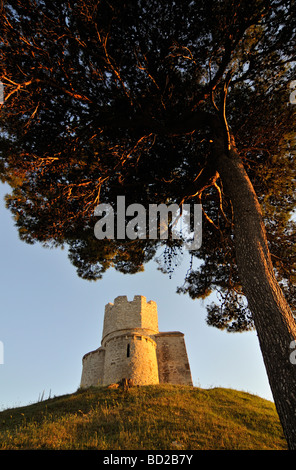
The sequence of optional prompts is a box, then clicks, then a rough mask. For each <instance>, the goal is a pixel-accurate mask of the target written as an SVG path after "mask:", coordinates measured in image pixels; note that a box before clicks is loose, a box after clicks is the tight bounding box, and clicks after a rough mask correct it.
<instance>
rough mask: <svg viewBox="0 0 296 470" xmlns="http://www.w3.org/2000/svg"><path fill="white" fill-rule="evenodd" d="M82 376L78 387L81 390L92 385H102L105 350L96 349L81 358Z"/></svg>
mask: <svg viewBox="0 0 296 470" xmlns="http://www.w3.org/2000/svg"><path fill="white" fill-rule="evenodd" d="M82 364H83V367H82V375H81V383H80V386H81V387H82V388H87V387H91V386H92V385H103V377H104V364H105V349H104V348H98V349H96V350H95V351H91V352H89V353H87V354H85V355H84V356H83V359H82Z"/></svg>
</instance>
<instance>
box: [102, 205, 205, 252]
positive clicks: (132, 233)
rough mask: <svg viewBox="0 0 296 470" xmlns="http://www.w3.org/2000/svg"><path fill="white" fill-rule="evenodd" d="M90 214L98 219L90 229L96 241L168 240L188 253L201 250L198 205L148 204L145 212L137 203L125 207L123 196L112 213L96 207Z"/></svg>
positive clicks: (107, 206)
mask: <svg viewBox="0 0 296 470" xmlns="http://www.w3.org/2000/svg"><path fill="white" fill-rule="evenodd" d="M94 214H95V216H98V217H100V220H98V221H97V222H96V224H95V227H94V234H95V237H96V238H97V239H98V240H103V239H109V240H115V239H116V240H125V239H126V238H128V239H130V240H136V239H139V240H145V239H149V240H157V239H158V240H167V239H171V240H180V241H182V243H183V244H184V245H185V248H186V249H187V250H190V251H191V250H198V249H199V248H200V247H201V243H202V206H201V204H192V205H191V204H183V205H181V206H179V205H178V204H170V205H167V204H158V205H157V204H149V207H148V210H147V209H146V208H145V207H144V206H143V205H142V204H137V203H134V204H129V205H128V206H126V205H125V196H117V205H116V208H115V209H114V208H113V207H112V205H111V204H99V205H98V206H97V207H96V208H95V211H94ZM131 217H132V218H131ZM128 218H130V219H128Z"/></svg>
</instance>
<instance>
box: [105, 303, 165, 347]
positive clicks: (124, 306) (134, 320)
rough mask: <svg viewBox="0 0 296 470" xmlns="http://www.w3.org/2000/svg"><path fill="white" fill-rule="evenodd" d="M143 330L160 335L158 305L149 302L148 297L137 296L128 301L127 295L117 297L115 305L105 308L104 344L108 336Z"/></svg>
mask: <svg viewBox="0 0 296 470" xmlns="http://www.w3.org/2000/svg"><path fill="white" fill-rule="evenodd" d="M132 328H133V329H135V328H142V329H145V330H149V331H151V334H152V333H154V334H156V333H158V316H157V305H156V302H154V301H153V300H149V302H147V300H146V297H144V296H142V295H135V296H134V299H133V300H131V301H128V299H127V296H126V295H121V296H118V297H116V299H115V300H114V303H108V304H107V305H106V306H105V316H104V326H103V335H102V342H103V341H104V339H105V338H106V337H107V335H109V334H111V333H113V332H116V331H118V330H127V329H132Z"/></svg>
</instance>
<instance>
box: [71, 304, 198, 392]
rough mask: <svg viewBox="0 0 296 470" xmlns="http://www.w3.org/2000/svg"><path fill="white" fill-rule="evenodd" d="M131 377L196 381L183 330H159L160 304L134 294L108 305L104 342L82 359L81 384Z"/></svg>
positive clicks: (137, 381) (140, 381)
mask: <svg viewBox="0 0 296 470" xmlns="http://www.w3.org/2000/svg"><path fill="white" fill-rule="evenodd" d="M122 379H131V380H132V382H133V384H134V385H149V384H159V383H171V384H181V385H193V384H192V378H191V371H190V366H189V361H188V357H187V351H186V346H185V341H184V334H183V333H180V332H179V331H169V332H159V331H158V316H157V305H156V303H155V302H154V301H152V300H150V301H149V302H147V301H146V298H145V297H143V296H141V295H135V296H134V299H133V300H132V301H128V299H127V297H126V296H119V297H117V298H116V299H115V300H114V303H108V304H107V305H106V306H105V315H104V325H103V334H102V341H101V346H100V347H99V348H98V349H96V350H95V351H91V352H89V353H87V354H85V355H84V357H83V359H82V376H81V384H80V386H81V388H87V387H90V386H98V385H110V384H111V383H118V382H119V381H121V380H122Z"/></svg>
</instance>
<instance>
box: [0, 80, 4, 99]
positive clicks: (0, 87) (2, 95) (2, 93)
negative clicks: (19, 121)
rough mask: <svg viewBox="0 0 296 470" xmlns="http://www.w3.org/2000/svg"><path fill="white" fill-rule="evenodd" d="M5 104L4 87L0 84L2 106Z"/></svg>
mask: <svg viewBox="0 0 296 470" xmlns="http://www.w3.org/2000/svg"><path fill="white" fill-rule="evenodd" d="M3 103H4V85H3V83H2V82H0V104H3Z"/></svg>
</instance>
